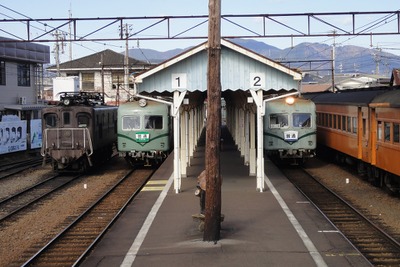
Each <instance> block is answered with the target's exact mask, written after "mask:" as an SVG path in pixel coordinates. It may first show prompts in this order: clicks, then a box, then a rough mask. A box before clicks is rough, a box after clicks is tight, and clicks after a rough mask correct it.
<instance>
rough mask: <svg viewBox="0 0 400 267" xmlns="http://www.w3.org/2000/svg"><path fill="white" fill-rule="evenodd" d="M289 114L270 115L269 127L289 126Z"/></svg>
mask: <svg viewBox="0 0 400 267" xmlns="http://www.w3.org/2000/svg"><path fill="white" fill-rule="evenodd" d="M288 121H289V120H288V115H287V114H270V115H269V127H270V128H284V127H287V126H288V125H289V124H288Z"/></svg>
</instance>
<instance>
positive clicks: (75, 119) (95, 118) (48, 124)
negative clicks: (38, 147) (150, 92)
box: [42, 93, 117, 172]
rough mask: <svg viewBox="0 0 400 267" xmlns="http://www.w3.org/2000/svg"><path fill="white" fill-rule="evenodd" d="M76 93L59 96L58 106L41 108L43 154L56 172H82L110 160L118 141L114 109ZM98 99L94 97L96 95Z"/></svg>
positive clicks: (115, 111) (87, 95) (115, 109)
mask: <svg viewBox="0 0 400 267" xmlns="http://www.w3.org/2000/svg"><path fill="white" fill-rule="evenodd" d="M83 96H84V97H85V98H86V100H85V101H86V102H83V103H82V102H80V100H79V99H81V97H82V96H81V95H80V94H79V93H78V94H77V93H74V94H69V95H66V96H63V97H62V100H63V101H61V102H60V104H59V105H57V106H52V107H48V108H45V109H43V111H42V127H43V145H42V155H43V156H44V157H47V156H49V157H50V158H51V160H52V167H53V169H54V170H56V171H62V172H64V171H85V170H87V169H88V168H90V167H91V166H93V165H94V164H96V163H98V162H102V161H104V160H107V159H109V158H110V157H111V154H112V152H113V146H114V145H115V143H116V140H117V107H114V106H105V105H103V104H98V103H97V102H87V101H89V100H88V99H91V97H92V96H90V95H89V94H87V93H84V94H83ZM94 96H96V99H97V97H98V96H97V94H95V95H94Z"/></svg>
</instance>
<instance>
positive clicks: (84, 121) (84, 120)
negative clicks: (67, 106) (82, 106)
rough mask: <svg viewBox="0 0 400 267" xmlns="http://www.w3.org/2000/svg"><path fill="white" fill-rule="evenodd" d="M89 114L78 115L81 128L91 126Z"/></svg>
mask: <svg viewBox="0 0 400 267" xmlns="http://www.w3.org/2000/svg"><path fill="white" fill-rule="evenodd" d="M89 121H90V119H89V116H88V115H86V114H78V115H77V122H78V127H80V128H85V127H88V126H89Z"/></svg>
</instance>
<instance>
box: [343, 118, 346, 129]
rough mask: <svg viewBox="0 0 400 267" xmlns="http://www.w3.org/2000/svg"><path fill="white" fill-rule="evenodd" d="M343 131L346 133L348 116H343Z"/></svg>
mask: <svg viewBox="0 0 400 267" xmlns="http://www.w3.org/2000/svg"><path fill="white" fill-rule="evenodd" d="M342 130H343V131H346V116H342Z"/></svg>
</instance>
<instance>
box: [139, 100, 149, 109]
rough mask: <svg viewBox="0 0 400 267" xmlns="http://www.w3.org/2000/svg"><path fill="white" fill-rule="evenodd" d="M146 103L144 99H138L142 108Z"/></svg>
mask: <svg viewBox="0 0 400 267" xmlns="http://www.w3.org/2000/svg"><path fill="white" fill-rule="evenodd" d="M146 105H147V101H146V99H140V100H139V106H141V107H142V108H143V107H145V106H146Z"/></svg>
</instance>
